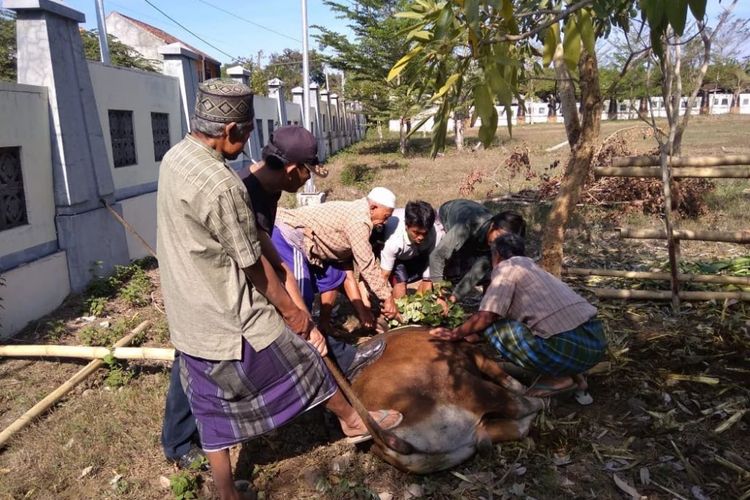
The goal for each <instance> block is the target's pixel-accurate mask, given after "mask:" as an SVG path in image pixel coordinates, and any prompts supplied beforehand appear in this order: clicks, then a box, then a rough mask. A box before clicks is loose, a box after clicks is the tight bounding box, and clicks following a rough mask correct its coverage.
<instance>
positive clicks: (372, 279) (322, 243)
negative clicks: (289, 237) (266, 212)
mask: <svg viewBox="0 0 750 500" xmlns="http://www.w3.org/2000/svg"><path fill="white" fill-rule="evenodd" d="M277 220H278V222H280V223H283V224H286V225H287V226H289V227H291V228H295V229H301V230H302V232H303V234H304V251H305V255H306V257H307V259H308V260H309V261H310V263H312V264H314V265H319V264H320V263H321V262H322V261H324V260H329V261H345V262H346V261H351V260H352V259H353V260H354V262H356V263H357V266H359V272H360V274H361V275H362V278H363V279H364V280H365V283H367V285H368V286H369V287H370V289H371V290H372V291H373V293H375V295H377V296H378V298H379V299H380V300H387V299H388V298H389V297H390V296H391V287H390V285H389V284H388V282H387V281H386V279H385V278H384V277H383V274H382V272H381V271H380V267H379V266H378V265H377V263H376V261H375V255H374V254H373V252H372V246H371V245H370V233H371V232H372V221H371V220H370V208H369V204H368V203H367V198H361V199H359V200H354V201H329V202H327V203H323V204H321V205H310V206H306V207H300V208H295V209H281V210H279V213H278V215H277Z"/></svg>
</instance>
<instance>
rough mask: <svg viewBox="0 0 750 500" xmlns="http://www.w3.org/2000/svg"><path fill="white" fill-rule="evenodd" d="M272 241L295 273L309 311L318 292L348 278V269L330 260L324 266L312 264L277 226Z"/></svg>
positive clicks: (333, 288) (335, 286) (334, 287)
mask: <svg viewBox="0 0 750 500" xmlns="http://www.w3.org/2000/svg"><path fill="white" fill-rule="evenodd" d="M271 241H272V242H273V246H274V247H275V248H276V252H277V253H278V254H279V257H281V260H283V261H284V262H285V263H286V265H287V266H289V269H291V270H292V272H293V273H294V278H295V279H296V280H297V286H298V287H299V290H300V293H301V294H302V299H303V300H304V301H305V305H306V306H307V310H308V311H312V305H313V300H314V299H315V294H316V293H320V292H328V291H330V290H335V289H337V288H338V287H339V286H341V284H342V283H343V282H344V280H345V279H346V271H343V270H342V269H339V268H338V267H336V266H335V265H333V264H332V263H330V262H324V263H323V267H317V266H313V265H311V264H310V263H309V262H308V261H307V258H306V257H305V254H304V253H302V252H301V251H300V249H298V248H297V247H296V246H294V245H291V244H290V243H289V242H288V241H287V240H286V238H284V235H283V234H282V233H281V231H279V228H278V227H276V226H274V228H273V233H271Z"/></svg>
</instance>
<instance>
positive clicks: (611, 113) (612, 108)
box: [607, 97, 618, 120]
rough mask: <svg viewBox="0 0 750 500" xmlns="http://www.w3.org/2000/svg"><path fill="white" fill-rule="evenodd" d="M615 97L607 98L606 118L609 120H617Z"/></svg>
mask: <svg viewBox="0 0 750 500" xmlns="http://www.w3.org/2000/svg"><path fill="white" fill-rule="evenodd" d="M617 113H618V111H617V98H616V97H610V98H609V108H608V109H607V118H609V119H610V120H617Z"/></svg>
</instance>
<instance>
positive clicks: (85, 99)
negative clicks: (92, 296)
mask: <svg viewBox="0 0 750 500" xmlns="http://www.w3.org/2000/svg"><path fill="white" fill-rule="evenodd" d="M4 7H5V8H7V9H11V10H14V11H15V12H16V31H17V34H16V37H17V40H18V82H19V83H26V84H30V85H39V86H46V87H47V89H48V96H49V114H50V139H51V142H52V148H51V152H52V158H51V160H52V162H51V163H52V169H53V172H54V176H53V177H54V196H55V223H56V225H57V233H58V245H59V246H60V248H61V249H62V250H65V252H66V256H67V264H68V271H69V276H70V286H71V289H72V290H73V291H81V290H83V289H84V288H85V286H86V284H87V283H88V282H89V281H90V279H91V273H90V270H91V269H92V268H93V267H95V266H97V265H98V263H99V262H101V266H102V270H103V271H104V272H108V271H110V270H111V269H112V268H113V266H114V265H116V264H126V263H127V262H128V260H129V256H128V246H127V240H126V237H125V230H124V228H123V227H122V226H120V224H119V223H118V222H117V221H116V220H115V219H114V217H113V216H112V215H111V214H110V213H109V212H108V211H107V210H106V209H104V208H102V203H103V202H107V203H110V204H111V205H112V206H113V208H114V209H115V210H118V211H120V212H121V211H122V210H121V207H120V206H119V205H118V204H116V203H114V189H115V188H114V181H113V177H112V170H111V168H110V165H109V160H108V157H107V150H106V147H105V142H104V141H105V137H104V133H103V131H102V125H101V123H100V122H99V115H98V112H97V108H96V101H95V100H94V89H93V85H92V83H91V76H90V74H89V67H88V62H87V61H86V59H85V58H84V56H83V43H82V40H81V35H80V32H79V26H78V24H79V23H83V22H85V20H86V18H85V16H84V15H83V13H81V12H78V11H76V10H73V9H71V8H69V7H67V6H65V5H62V4H60V3H57V2H53V1H50V0H6V1H5V3H4ZM107 137H109V134H107Z"/></svg>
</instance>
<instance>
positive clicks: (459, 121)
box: [453, 113, 464, 151]
mask: <svg viewBox="0 0 750 500" xmlns="http://www.w3.org/2000/svg"><path fill="white" fill-rule="evenodd" d="M453 116H454V118H453V133H454V137H455V141H456V149H457V150H458V151H463V150H464V117H463V116H462V115H461V114H459V113H456V114H454V115H453Z"/></svg>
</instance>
